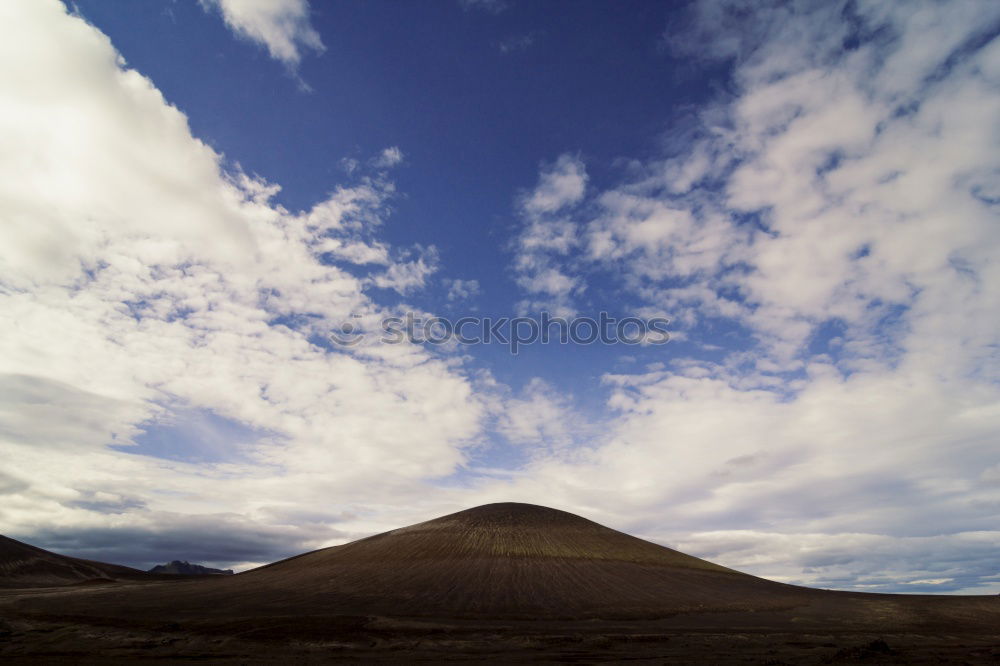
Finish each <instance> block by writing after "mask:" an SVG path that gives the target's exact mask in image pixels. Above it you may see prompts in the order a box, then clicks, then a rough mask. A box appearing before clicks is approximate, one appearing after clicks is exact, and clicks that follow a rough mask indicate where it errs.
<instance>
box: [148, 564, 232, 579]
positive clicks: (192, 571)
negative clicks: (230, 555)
mask: <svg viewBox="0 0 1000 666" xmlns="http://www.w3.org/2000/svg"><path fill="white" fill-rule="evenodd" d="M149 573H154V574H173V575H175V576H202V575H205V574H227V575H232V573H233V570H232V569H213V568H211V567H203V566H202V565H200V564H191V563H190V562H188V561H187V560H173V561H172V562H167V563H166V564H157V565H156V566H155V567H153V568H152V569H150V570H149Z"/></svg>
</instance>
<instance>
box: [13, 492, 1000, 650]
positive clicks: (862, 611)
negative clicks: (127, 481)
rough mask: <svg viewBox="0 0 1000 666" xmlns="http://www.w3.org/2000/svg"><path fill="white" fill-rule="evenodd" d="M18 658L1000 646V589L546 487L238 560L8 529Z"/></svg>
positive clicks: (15, 642)
mask: <svg viewBox="0 0 1000 666" xmlns="http://www.w3.org/2000/svg"><path fill="white" fill-rule="evenodd" d="M0 618H2V624H0V658H2V659H3V661H4V662H6V663H17V662H28V661H30V662H33V663H37V662H44V661H62V660H69V661H73V662H74V663H106V662H107V661H109V660H110V661H145V660H156V661H163V660H167V661H173V660H177V661H187V660H213V661H223V662H232V663H267V662H271V661H274V660H275V659H278V658H281V659H294V660H296V661H297V662H323V661H329V660H338V659H343V660H348V661H351V660H359V659H366V660H367V659H386V660H400V661H429V662H438V661H456V662H471V661H479V660H481V659H483V658H491V659H499V660H501V661H539V662H546V661H558V662H568V661H573V662H584V663H592V662H615V661H622V660H629V661H637V662H640V663H642V662H644V661H649V662H654V663H661V662H663V661H664V660H668V661H671V662H679V663H708V662H713V663H771V664H778V663H852V662H856V661H864V662H866V663H941V662H942V661H944V662H954V663H984V664H985V663H997V661H998V660H1000V597H997V596H929V595H923V596H917V595H885V594H862V593H849V592H834V591H827V590H815V589H809V588H803V587H797V586H792V585H785V584H781V583H776V582H772V581H768V580H764V579H761V578H757V577H754V576H750V575H747V574H743V573H739V572H737V571H732V570H730V569H726V568H724V567H721V566H718V565H715V564H712V563H710V562H707V561H705V560H701V559H698V558H695V557H691V556H689V555H685V554H683V553H680V552H677V551H674V550H671V549H669V548H665V547H662V546H658V545H656V544H653V543H650V542H647V541H643V540H641V539H637V538H635V537H632V536H629V535H627V534H623V533H621V532H617V531H615V530H612V529H609V528H607V527H603V526H601V525H598V524H596V523H594V522H591V521H589V520H586V519H584V518H581V517H579V516H575V515H573V514H569V513H565V512H562V511H557V510H555V509H549V508H545V507H540V506H534V505H529V504H514V503H504V504H489V505H485V506H481V507H477V508H473V509H469V510H466V511H462V512H459V513H455V514H452V515H449V516H444V517H442V518H438V519H436V520H431V521H427V522H424V523H420V524H417V525H413V526H410V527H404V528H401V529H397V530H393V531H390V532H386V533H384V534H379V535H376V536H372V537H369V538H366V539H361V540H359V541H355V542H353V543H349V544H345V545H342V546H335V547H332V548H325V549H322V550H318V551H314V552H311V553H306V554H303V555H299V556H297V557H292V558H289V559H287V560H283V561H280V562H276V563H273V564H269V565H267V566H264V567H260V568H258V569H254V570H252V571H247V572H245V573H241V574H237V575H235V576H167V575H159V576H158V575H154V574H148V573H145V572H141V571H138V570H134V569H129V568H127V567H121V566H116V565H111V564H103V563H99V562H90V561H85V560H79V559H74V558H69V557H64V556H61V555H56V554H54V553H50V552H47V551H44V550H41V549H38V548H34V547H32V546H29V545H27V544H22V543H20V542H17V541H14V540H11V539H3V540H2V541H0Z"/></svg>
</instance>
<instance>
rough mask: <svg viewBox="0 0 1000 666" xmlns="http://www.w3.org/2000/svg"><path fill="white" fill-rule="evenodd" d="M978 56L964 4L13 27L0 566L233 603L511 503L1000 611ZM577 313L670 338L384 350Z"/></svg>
mask: <svg viewBox="0 0 1000 666" xmlns="http://www.w3.org/2000/svg"><path fill="white" fill-rule="evenodd" d="M998 34H1000V5H998V4H997V3H994V2H988V1H981V2H980V1H973V0H955V1H953V2H947V3H943V2H927V1H918V0H915V1H914V2H907V3H883V2H860V1H849V2H836V1H834V2H830V1H824V2H807V1H799V2H776V1H774V2H745V1H741V0H700V1H697V2H693V3H688V4H684V3H672V2H663V3H655V2H648V1H646V0H642V1H637V2H630V1H627V0H623V1H621V2H614V3H612V2H592V1H590V0H573V1H567V2H562V1H558V0H546V1H545V2H527V1H525V0H520V1H519V0H440V1H433V2H432V1H428V2H419V3H415V2H401V1H389V0H372V1H370V2H347V1H344V2H341V1H336V2H314V3H312V4H311V5H310V3H309V2H308V0H252V1H251V0H158V1H157V2H143V3H136V2H130V1H126V0H77V1H76V2H69V3H62V2H60V1H59V0H37V1H32V2H20V3H14V2H11V3H2V4H0V59H2V62H3V66H2V67H0V142H2V144H0V145H2V147H0V495H3V499H2V501H0V533H3V534H5V535H8V536H11V537H14V538H17V539H21V540H24V541H27V542H29V543H32V544H35V545H38V546H41V547H44V548H49V549H52V550H56V551H58V552H62V553H66V554H70V555H75V556H81V557H87V558H90V559H97V560H103V561H110V562H116V563H122V564H128V565H132V566H137V567H141V568H148V567H150V566H152V565H154V564H157V563H162V562H166V561H169V560H173V559H185V560H189V561H193V562H199V563H201V564H205V565H208V566H218V567H223V568H236V569H245V568H248V567H252V566H255V565H257V564H261V563H265V562H269V561H273V560H276V559H279V558H282V557H287V556H290V555H294V554H297V553H300V552H304V551H307V550H311V549H314V548H318V547H322V546H327V545H335V544H339V543H345V542H347V541H351V540H354V539H357V538H361V537H363V536H367V535H370V534H373V533H377V532H380V531H384V530H387V529H392V528H395V527H399V526H402V525H407V524H411V523H414V522H419V521H421V520H426V519H430V518H434V517H436V516H439V515H443V514H446V513H449V512H452V511H457V510H460V509H463V508H467V507H471V506H475V505H479V504H484V503H487V502H494V501H524V502H532V503H537V504H543V505H546V506H553V507H556V508H560V509H564V510H567V511H571V512H574V513H578V514H581V515H583V516H585V517H588V518H590V519H593V520H596V521H598V522H600V523H602V524H605V525H608V526H610V527H613V528H615V529H619V530H623V531H626V532H629V533H631V534H635V535H637V536H640V537H642V538H646V539H649V540H652V541H655V542H657V543H661V544H664V545H667V546H670V547H672V548H677V549H679V550H682V551H684V552H687V553H691V554H693V555H697V556H699V557H704V558H707V559H710V560H712V561H714V562H718V563H720V564H723V565H725V566H729V567H732V568H735V569H739V570H742V571H747V572H749V573H753V574H756V575H760V576H765V577H767V578H771V579H774V580H780V581H784V582H790V583H796V584H803V585H810V586H815V587H823V588H832V589H843V590H859V591H874V592H913V593H928V592H931V593H976V594H985V593H991V594H992V593H997V592H1000V570H998V569H997V566H996V565H997V562H998V561H1000V531H998V525H1000V362H998V361H1000V353H998V352H1000V350H998V344H1000V315H998V314H997V304H998V303H1000V265H998V262H997V259H998V255H1000V253H998V250H1000V217H998V210H1000V123H998V122H997V118H1000V40H998V39H997V36H998ZM601 312H606V313H608V315H610V316H612V317H615V318H618V319H621V318H623V317H637V318H639V319H641V320H643V321H650V320H652V318H656V317H659V318H664V319H668V320H669V322H670V323H669V331H670V341H669V342H667V343H665V344H663V343H658V342H657V341H653V340H651V339H643V340H641V341H639V343H638V344H626V343H625V342H624V341H618V342H617V343H614V344H602V343H595V344H573V343H571V344H557V343H555V342H550V343H549V344H541V343H535V344H526V345H523V346H522V347H521V348H520V350H519V353H517V354H516V355H515V354H512V353H511V350H510V348H509V346H506V345H503V344H499V343H496V342H495V341H494V342H493V343H490V344H485V343H482V344H460V343H456V342H451V343H449V344H443V345H434V344H428V343H422V342H420V341H419V340H410V339H403V340H401V341H396V342H390V341H387V340H385V339H384V337H382V336H380V330H381V328H380V327H381V326H382V323H383V322H384V321H385V319H386V318H387V317H404V316H405V315H406V314H407V313H411V314H415V315H417V316H420V317H423V318H425V319H426V318H428V317H444V318H448V319H449V320H451V321H454V320H456V319H458V318H460V317H491V318H499V317H526V318H538V317H540V316H541V315H542V313H548V314H551V315H553V316H561V317H565V318H567V319H572V318H574V317H593V318H597V317H598V314H599V313H601ZM345 325H347V326H349V329H344V326H345ZM344 330H351V331H352V332H353V333H352V334H353V335H354V336H356V340H357V343H356V344H349V345H345V344H341V343H340V342H338V341H337V340H338V339H339V338H336V337H334V338H331V334H335V333H337V332H338V331H339V332H343V331H344ZM660 342H662V341H660Z"/></svg>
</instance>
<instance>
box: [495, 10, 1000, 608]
mask: <svg viewBox="0 0 1000 666" xmlns="http://www.w3.org/2000/svg"><path fill="white" fill-rule="evenodd" d="M749 7H750V5H749V4H748V3H740V2H704V3H697V4H696V5H695V6H694V8H695V9H694V11H695V17H694V18H695V24H694V27H695V28H696V29H694V30H693V31H692V32H688V33H686V34H685V35H682V36H681V37H680V41H679V42H677V41H676V40H674V38H670V39H671V40H673V41H675V43H674V44H673V46H674V47H675V48H679V49H681V50H684V49H685V48H687V47H693V46H694V45H698V48H699V51H698V52H699V53H700V54H701V56H706V55H707V56H710V57H714V58H722V59H729V60H730V62H732V63H733V65H734V72H733V80H734V86H735V89H734V94H733V95H732V97H730V98H728V99H722V100H720V101H719V102H718V103H717V104H716V106H714V107H713V108H711V109H710V110H709V111H708V112H706V113H705V114H703V116H702V119H703V120H704V122H705V123H706V126H705V128H704V129H703V131H701V132H700V133H699V134H697V135H696V138H695V142H694V143H693V144H692V146H691V148H690V151H689V152H688V154H687V156H684V155H682V156H679V157H678V156H673V157H668V158H666V159H664V160H662V161H652V162H649V163H647V164H645V165H641V166H640V167H638V168H637V169H636V170H635V171H634V172H635V173H638V175H637V176H636V177H634V178H632V179H631V180H629V181H627V182H624V183H622V184H620V185H618V186H617V187H613V188H610V189H607V190H605V191H600V192H591V193H590V196H588V197H586V198H582V197H577V196H571V197H568V199H569V200H571V201H572V205H573V208H572V209H567V210H560V212H559V214H558V215H550V216H549V217H548V218H546V219H544V220H543V222H545V223H546V224H548V223H549V221H550V220H552V221H553V223H552V224H551V225H549V226H543V227H542V229H543V230H544V232H545V233H541V232H539V231H532V232H531V233H526V234H524V236H523V237H522V245H523V244H524V239H525V238H527V239H529V246H530V241H531V240H532V239H538V240H537V241H536V243H537V246H538V247H539V248H543V249H544V251H541V250H539V251H537V252H535V253H531V252H523V253H522V254H520V255H519V256H517V257H516V259H515V263H514V267H515V270H517V271H519V275H520V276H521V277H520V279H521V281H522V282H521V284H522V286H524V287H525V289H526V291H527V292H528V297H529V298H531V297H533V296H534V294H535V293H544V292H545V289H544V286H543V284H542V283H544V281H543V280H539V284H536V283H533V282H532V280H538V279H539V276H542V275H544V274H545V272H546V271H552V274H558V275H561V276H564V277H565V282H564V283H563V284H564V285H567V287H566V288H568V285H569V284H580V285H583V284H586V281H587V280H588V278H589V276H590V274H591V271H592V270H594V269H598V270H601V271H605V272H606V273H607V272H610V273H611V274H613V275H616V276H618V278H619V279H620V285H621V286H622V287H623V288H624V289H625V293H627V294H628V295H629V296H630V297H632V298H635V299H636V300H637V301H638V302H639V303H641V304H643V305H644V306H645V308H646V309H648V310H649V311H656V312H663V313H666V314H667V315H668V316H670V318H671V319H672V320H674V321H675V322H680V323H683V324H684V325H685V329H686V330H682V331H680V332H681V333H687V335H688V338H689V339H691V340H692V341H693V342H695V343H698V342H699V341H698V336H699V335H702V334H705V333H706V331H709V332H710V331H711V328H709V327H707V326H704V327H703V326H702V324H704V323H706V322H708V323H721V324H722V325H724V326H730V327H736V326H738V327H741V328H740V329H739V330H741V331H747V332H748V336H752V337H750V338H749V339H748V343H747V344H746V345H744V346H742V347H737V348H734V349H732V350H731V351H730V353H729V355H728V356H727V357H725V358H724V359H723V360H722V361H720V362H717V363H707V362H704V361H699V360H695V359H681V358H675V361H674V363H672V364H671V365H670V366H669V369H668V370H662V371H653V372H647V373H645V374H640V375H618V376H609V377H608V378H607V382H608V385H609V386H610V387H612V395H611V398H610V401H609V406H610V407H612V408H613V409H616V410H619V416H618V418H617V419H614V420H612V421H610V422H608V423H607V424H606V425H605V427H606V432H607V439H606V440H605V441H604V442H603V443H599V444H595V445H594V446H593V447H592V448H589V449H585V453H580V454H578V455H577V456H576V457H574V459H572V460H569V459H567V460H563V461H558V460H554V459H547V460H544V461H539V462H536V463H534V464H533V465H532V466H529V468H528V469H527V470H525V472H524V474H523V475H521V476H519V478H518V480H517V482H516V484H515V487H516V488H517V490H515V491H514V492H518V493H522V496H524V497H542V496H546V497H549V498H561V501H562V502H563V504H564V505H567V506H588V507H591V506H592V507H601V506H608V505H611V504H615V505H616V508H615V509H614V510H609V511H608V514H609V515H608V519H609V520H612V521H615V520H618V521H622V522H618V523H617V524H618V525H622V524H623V522H624V523H625V524H628V525H631V526H632V529H634V530H639V531H642V532H644V533H647V534H661V535H664V536H663V538H667V536H668V535H669V538H670V539H671V540H674V541H675V542H676V543H679V544H680V545H681V546H682V547H685V548H689V549H691V550H693V551H694V552H696V553H699V552H700V553H701V554H705V555H708V556H711V557H714V558H715V559H716V560H718V561H720V562H722V563H723V564H727V565H729V566H736V567H737V568H740V567H742V568H744V569H749V570H751V571H754V572H756V573H759V574H762V575H768V576H774V577H779V578H782V579H785V580H794V581H799V582H807V583H810V584H819V585H829V586H831V587H853V588H856V589H862V586H869V587H868V588H866V589H873V590H886V589H890V588H894V589H901V587H900V586H907V589H910V588H911V587H912V588H914V591H917V590H916V588H920V587H921V586H923V587H924V588H926V589H940V590H948V589H967V588H968V589H971V588H973V587H974V586H975V585H977V584H984V585H988V586H987V587H986V588H982V589H987V590H988V589H994V588H996V582H995V581H993V582H990V580H989V578H988V576H987V575H986V568H985V567H984V566H983V562H984V561H986V560H988V559H989V558H992V559H994V560H995V558H996V549H995V544H994V545H993V546H990V545H989V543H990V541H989V540H990V539H991V538H992V537H990V536H989V535H988V534H987V535H986V536H980V535H983V534H986V533H987V531H988V530H990V529H992V527H993V526H995V522H996V516H997V510H998V507H1000V496H998V494H997V487H996V484H995V481H994V479H993V477H994V473H993V472H991V471H990V470H993V469H995V465H996V464H997V462H996V461H997V457H996V451H995V443H994V440H995V433H996V432H997V431H1000V411H998V409H997V407H996V405H998V404H1000V391H998V389H997V380H998V379H1000V366H998V364H997V355H996V345H997V340H998V338H1000V318H998V317H997V315H996V312H995V307H994V305H993V304H994V303H996V302H1000V273H998V270H1000V269H998V266H1000V262H998V261H997V258H998V256H1000V233H998V231H997V229H998V227H997V205H996V198H995V197H994V196H992V195H987V194H984V193H985V192H994V191H995V187H993V186H992V181H994V180H995V178H996V174H997V173H1000V157H998V156H1000V133H998V131H997V124H996V122H995V118H996V117H998V116H1000V94H998V90H1000V42H998V41H997V40H996V39H993V40H992V41H990V40H989V39H986V37H985V35H986V33H985V32H984V31H986V30H987V29H988V28H987V26H992V25H994V24H995V22H996V20H997V19H998V18H1000V9H998V8H997V7H995V6H994V5H993V4H990V3H985V2H963V3H956V4H955V5H942V4H939V3H931V2H927V3H906V4H903V5H892V6H887V5H881V4H877V3H875V4H865V3H860V4H857V5H853V4H852V5H849V6H848V5H845V4H843V3H833V4H830V3H798V4H795V5H791V6H788V5H785V4H782V5H780V6H779V5H774V6H765V7H762V8H760V10H759V11H758V10H757V5H754V8H755V9H754V11H752V12H749V13H748V12H747V11H746V10H747V9H748V8H749ZM747 17H749V18H747ZM852 40H854V41H856V42H857V45H856V46H851V48H846V49H845V48H844V44H845V43H850V42H851V41H852ZM686 53H688V54H689V55H691V56H692V57H695V56H696V55H697V54H696V53H695V51H694V50H689V51H686ZM543 178H545V176H544V174H543ZM584 194H586V192H585V191H584ZM542 200H543V201H544V200H549V199H542ZM551 200H552V201H556V202H558V201H560V200H561V199H560V198H559V197H558V196H553V197H551ZM542 208H543V209H546V207H545V206H542ZM552 208H556V209H559V204H554V205H553V206H552ZM546 210H548V209H546ZM526 228H527V229H531V228H532V227H531V226H530V225H526ZM829 325H835V326H836V327H837V330H838V333H837V336H836V338H832V337H830V339H829V341H828V345H827V348H826V349H822V348H821V349H819V350H817V349H816V348H814V347H813V345H814V344H815V343H819V344H820V346H821V347H822V346H823V343H825V342H827V339H826V338H827V337H828V335H827V334H826V333H824V327H825V326H829ZM983 470H986V471H985V472H984V471H983ZM497 487H498V486H491V487H490V490H492V491H494V492H495V491H497ZM611 497H615V498H616V499H615V500H614V501H611V500H610V498H611ZM555 501H556V502H559V501H560V500H559V499H556V500H555ZM627 511H631V512H633V515H634V516H636V517H634V518H631V519H624V518H620V516H624V515H625V513H626V512H627ZM597 515H598V516H600V513H598V514H597ZM708 526H710V527H708ZM706 529H713V530H717V531H726V532H727V533H730V532H731V533H732V534H733V535H735V536H733V540H732V541H727V540H725V539H724V540H721V541H720V542H719V543H720V545H719V547H718V548H717V549H715V550H712V549H706V548H699V546H698V543H699V541H698V539H699V538H701V537H699V536H698V535H699V534H704V533H705V532H706ZM848 534H857V535H860V536H858V538H857V539H855V540H854V541H853V542H852V544H853V545H852V546H851V548H854V549H855V552H856V551H857V548H861V547H862V546H860V545H859V544H862V543H870V544H878V545H877V549H875V550H873V552H872V553H871V554H869V555H862V556H856V557H855V558H854V559H853V560H851V561H849V562H843V563H841V564H838V565H836V566H834V565H832V564H831V565H830V566H828V567H825V568H824V567H821V566H818V565H816V566H812V567H810V566H809V565H807V564H801V563H800V564H801V566H799V568H798V569H796V568H795V564H796V563H795V561H794V559H793V560H792V561H789V556H788V549H789V548H790V547H791V545H790V544H795V543H796V542H797V541H801V542H802V543H803V544H806V543H816V544H821V546H817V547H818V548H820V547H821V548H822V549H826V550H833V549H835V546H836V543H837V540H838V539H841V538H845V537H844V535H848ZM769 535H770V536H769ZM775 535H780V536H775ZM737 537H738V538H737ZM706 538H707V537H706ZM728 538H729V537H727V539H728ZM737 540H742V542H743V543H745V544H749V545H747V546H746V548H747V549H748V550H753V549H759V552H760V555H759V557H758V559H747V558H745V557H744V555H743V554H741V553H742V550H741V549H742V548H743V546H738V545H737V544H736V541H737ZM726 544H728V545H726ZM945 544H949V545H945ZM873 548H875V547H874V546H873ZM893 549H897V552H905V553H908V554H907V556H906V558H907V559H906V560H905V562H892V561H891V557H890V553H891V552H893ZM942 550H949V551H951V550H953V551H954V552H953V553H952V554H950V555H948V558H951V559H949V561H950V562H952V565H950V567H951V568H947V570H946V571H926V570H924V567H923V565H921V564H920V563H921V562H939V563H940V562H941V561H943V559H944V556H943V555H942V554H941V552H942ZM754 552H756V551H754ZM935 566H937V565H935ZM807 569H808V570H807ZM907 572H908V573H907ZM946 579H950V580H949V581H947V582H940V581H945V580H946ZM916 581H925V582H923V583H919V582H916ZM926 581H939V582H936V583H928V582H926ZM989 585H992V587H989Z"/></svg>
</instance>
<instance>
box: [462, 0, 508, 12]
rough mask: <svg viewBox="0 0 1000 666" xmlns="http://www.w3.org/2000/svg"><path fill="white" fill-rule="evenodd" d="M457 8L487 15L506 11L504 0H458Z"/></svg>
mask: <svg viewBox="0 0 1000 666" xmlns="http://www.w3.org/2000/svg"><path fill="white" fill-rule="evenodd" d="M458 4H459V6H460V7H461V8H462V9H464V10H465V11H467V12H468V11H482V12H486V13H487V14H499V13H500V12H502V11H504V10H505V9H507V7H508V5H507V3H506V2H504V0H458Z"/></svg>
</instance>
